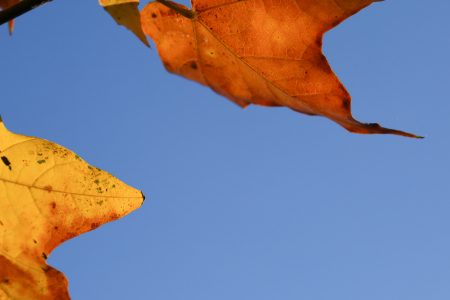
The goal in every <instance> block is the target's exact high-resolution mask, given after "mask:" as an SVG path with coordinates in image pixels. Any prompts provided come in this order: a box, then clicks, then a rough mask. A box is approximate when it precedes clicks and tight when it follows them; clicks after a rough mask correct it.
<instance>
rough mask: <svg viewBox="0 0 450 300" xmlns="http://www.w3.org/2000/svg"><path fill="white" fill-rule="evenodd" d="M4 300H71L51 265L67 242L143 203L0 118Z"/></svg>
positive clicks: (0, 288) (0, 290)
mask: <svg viewBox="0 0 450 300" xmlns="http://www.w3.org/2000/svg"><path fill="white" fill-rule="evenodd" d="M0 159H1V161H0V299H2V300H3V299H33V300H37V299H58V300H60V299H69V294H68V290H67V280H66V278H65V276H64V275H63V274H62V273H60V272H59V271H57V270H56V269H54V268H52V267H50V266H48V265H47V264H46V259H47V256H48V255H49V254H50V253H51V251H52V250H53V249H54V248H55V247H57V246H58V245H59V244H61V243H62V242H64V241H66V240H68V239H71V238H73V237H76V236H78V235H80V234H82V233H84V232H87V231H90V230H93V229H95V228H97V227H98V226H100V225H102V224H104V223H107V222H110V221H113V220H116V219H118V218H120V217H123V216H124V215H126V214H128V213H130V212H131V211H133V210H135V209H137V208H138V207H140V206H141V204H142V202H143V199H144V198H143V195H142V193H141V192H140V191H138V190H136V189H134V188H132V187H129V186H128V185H126V184H125V183H123V182H121V181H120V180H118V179H116V178H115V177H113V176H112V175H110V174H108V173H106V172H104V171H102V170H100V169H97V168H95V167H92V166H90V165H88V164H87V163H86V162H85V161H84V160H82V159H81V158H80V157H79V156H77V155H76V154H74V153H73V152H71V151H69V150H67V149H65V148H63V147H61V146H59V145H57V144H54V143H52V142H49V141H46V140H43V139H39V138H33V137H28V136H23V135H19V134H14V133H12V132H10V131H8V129H6V128H5V126H4V125H3V122H1V120H0Z"/></svg>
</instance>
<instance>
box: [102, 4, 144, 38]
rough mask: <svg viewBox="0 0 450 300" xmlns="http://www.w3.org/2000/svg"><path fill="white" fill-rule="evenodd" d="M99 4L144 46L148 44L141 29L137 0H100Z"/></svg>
mask: <svg viewBox="0 0 450 300" xmlns="http://www.w3.org/2000/svg"><path fill="white" fill-rule="evenodd" d="M99 2H100V5H101V6H103V8H104V9H105V10H106V11H107V12H108V13H109V14H110V15H111V16H112V17H113V18H114V20H116V22H117V23H118V24H119V25H122V26H124V27H126V28H128V29H129V30H131V31H132V32H133V33H134V34H135V35H136V36H137V37H138V38H139V40H141V42H143V43H144V44H145V45H146V46H150V44H149V43H148V41H147V38H146V37H145V34H144V32H143V31H142V25H141V16H140V13H139V9H138V6H139V0H100V1H99Z"/></svg>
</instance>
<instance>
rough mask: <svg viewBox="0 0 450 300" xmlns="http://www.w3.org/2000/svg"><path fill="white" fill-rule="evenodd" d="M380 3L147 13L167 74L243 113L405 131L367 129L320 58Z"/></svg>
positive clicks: (230, 4)
mask: <svg viewBox="0 0 450 300" xmlns="http://www.w3.org/2000/svg"><path fill="white" fill-rule="evenodd" d="M376 1H379V0H277V1H261V0H246V1H240V0H192V1H191V3H192V6H193V9H192V10H190V9H189V8H187V7H185V6H182V5H179V4H176V3H174V2H172V1H169V0H158V2H159V3H158V2H152V3H149V4H148V5H147V6H146V7H145V8H144V9H143V10H142V12H141V15H142V24H143V29H144V32H145V33H146V34H147V35H148V36H150V37H151V38H152V40H153V41H154V42H155V44H156V46H157V48H158V52H159V55H160V57H161V60H162V61H163V63H164V66H165V67H166V69H167V70H168V71H169V72H173V73H176V74H179V75H181V76H184V77H186V78H188V79H191V80H195V81H197V82H199V83H201V84H203V85H206V86H209V87H210V88H211V89H213V90H214V91H215V92H217V93H219V94H221V95H223V96H225V97H227V98H228V99H230V100H231V101H233V102H235V103H236V104H238V105H239V106H242V107H245V106H248V105H250V104H256V105H262V106H285V107H289V108H291V109H293V110H295V111H298V112H301V113H304V114H308V115H320V116H324V117H327V118H329V119H331V120H333V121H335V122H336V123H338V124H340V125H341V126H342V127H344V128H345V129H347V130H348V131H351V132H355V133H389V134H397V135H403V136H407V137H417V136H416V135H414V134H410V133H407V132H403V131H399V130H394V129H388V128H384V127H381V126H380V125H378V124H376V123H362V122H359V121H358V120H356V119H354V118H353V116H352V114H351V100H350V95H349V93H348V92H347V90H346V89H345V88H344V86H343V85H342V83H341V82H340V81H339V79H338V78H337V76H336V75H335V74H334V73H333V71H332V69H331V67H330V66H329V64H328V62H327V60H326V58H325V56H324V55H323V53H322V39H323V35H324V33H325V32H326V31H328V30H330V29H331V28H333V27H335V26H336V25H338V24H339V23H341V22H342V21H344V20H345V19H347V18H348V17H350V16H352V15H353V14H355V13H357V12H358V11H360V10H361V9H363V8H365V7H367V6H368V5H370V4H372V3H373V2H376Z"/></svg>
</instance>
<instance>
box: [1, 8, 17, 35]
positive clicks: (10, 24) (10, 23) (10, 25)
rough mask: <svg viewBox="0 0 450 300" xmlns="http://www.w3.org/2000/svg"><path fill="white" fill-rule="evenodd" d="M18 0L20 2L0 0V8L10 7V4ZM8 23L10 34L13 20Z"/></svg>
mask: <svg viewBox="0 0 450 300" xmlns="http://www.w3.org/2000/svg"><path fill="white" fill-rule="evenodd" d="M19 2H20V0H0V8H1V9H7V8H10V7H11V6H14V5H16V4H17V3H19ZM8 25H9V26H8V27H9V34H12V33H13V31H14V20H11V21H9V22H8Z"/></svg>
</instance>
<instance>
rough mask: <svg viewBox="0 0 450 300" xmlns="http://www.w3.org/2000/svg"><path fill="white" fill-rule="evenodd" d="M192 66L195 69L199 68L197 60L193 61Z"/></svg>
mask: <svg viewBox="0 0 450 300" xmlns="http://www.w3.org/2000/svg"><path fill="white" fill-rule="evenodd" d="M191 68H192V69H194V70H197V63H196V62H191Z"/></svg>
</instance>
